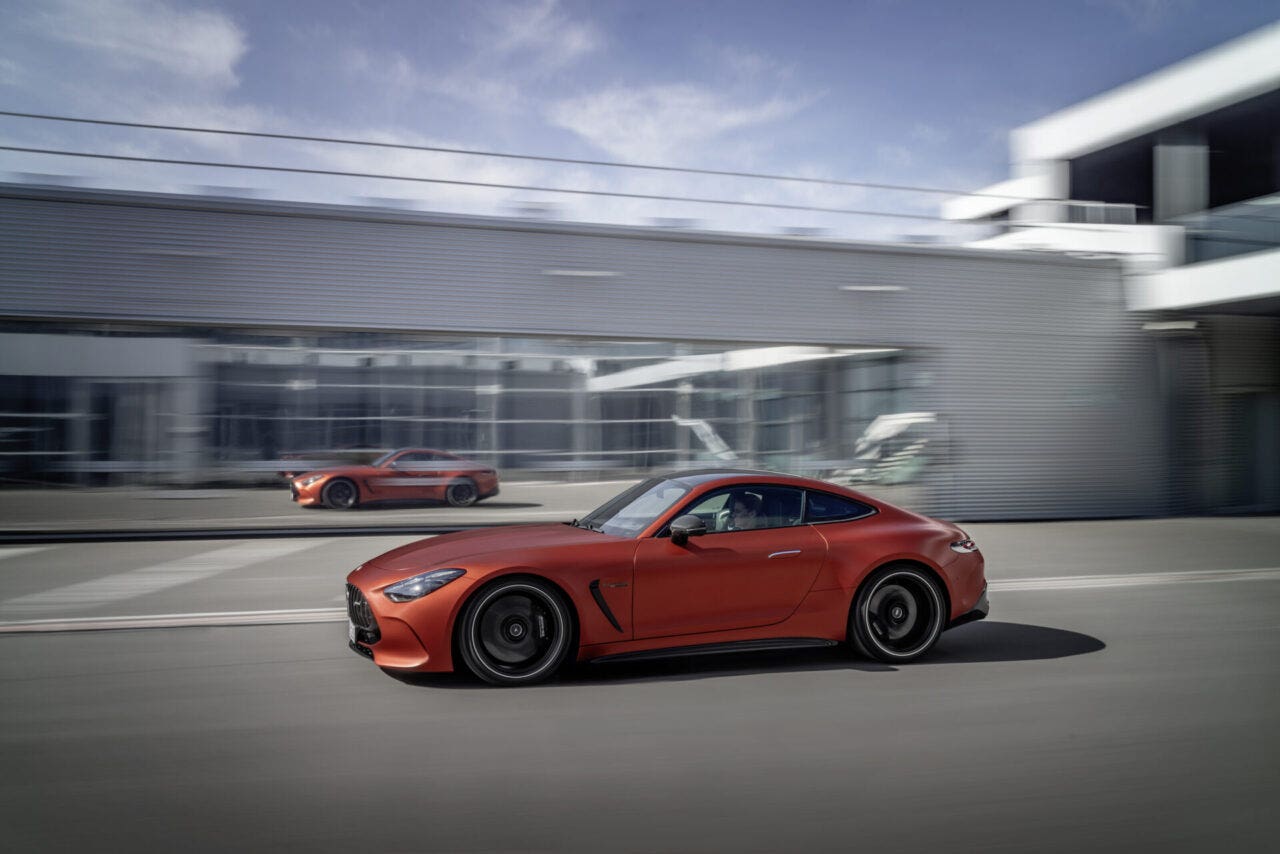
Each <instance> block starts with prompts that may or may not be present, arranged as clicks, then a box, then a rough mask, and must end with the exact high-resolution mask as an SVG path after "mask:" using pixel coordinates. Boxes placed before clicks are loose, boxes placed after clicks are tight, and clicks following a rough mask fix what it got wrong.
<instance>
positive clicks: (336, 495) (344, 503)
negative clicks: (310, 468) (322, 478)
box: [320, 477, 360, 510]
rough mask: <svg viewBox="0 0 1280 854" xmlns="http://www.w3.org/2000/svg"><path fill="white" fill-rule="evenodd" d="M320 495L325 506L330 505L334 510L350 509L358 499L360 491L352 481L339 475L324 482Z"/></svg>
mask: <svg viewBox="0 0 1280 854" xmlns="http://www.w3.org/2000/svg"><path fill="white" fill-rule="evenodd" d="M320 497H321V499H322V500H323V501H324V504H325V506H326V507H332V508H333V509H334V510H350V509H351V508H352V507H355V506H356V503H357V502H358V501H359V500H360V491H359V490H358V489H356V485H355V484H354V483H353V482H351V481H349V480H347V479H346V478H345V477H340V478H338V479H336V480H331V481H329V482H328V483H327V484H325V487H324V491H323V492H322V493H320Z"/></svg>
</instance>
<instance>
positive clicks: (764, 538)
mask: <svg viewBox="0 0 1280 854" xmlns="http://www.w3.org/2000/svg"><path fill="white" fill-rule="evenodd" d="M988 611H989V606H988V604H987V585H986V579H985V577H984V575H983V559H982V554H981V553H980V552H979V551H978V547H977V546H976V545H975V544H974V542H973V540H971V539H970V538H969V537H968V535H967V534H965V532H964V531H962V530H960V529H959V528H957V527H956V526H955V525H953V524H951V523H949V522H941V521H939V520H937V519H931V518H929V517H927V516H921V515H919V514H916V513H911V512H909V511H907V510H903V509H901V508H898V507H894V506H893V505H891V504H887V503H885V502H883V501H880V500H878V499H875V498H872V497H870V496H867V495H863V494H861V493H859V492H854V491H852V490H850V489H847V488H845V487H841V486H836V485H834V484H830V483H825V482H822V481H818V480H810V479H808V478H800V477H791V476H788V475H780V474H773V473H768V472H751V471H728V470H724V469H716V470H704V471H689V472H682V473H676V474H671V475H668V476H665V477H656V478H652V479H650V480H646V481H644V482H642V483H639V484H637V485H636V486H633V487H632V488H630V489H628V490H627V491H625V492H623V493H622V494H621V495H619V496H617V497H616V498H614V499H613V500H611V501H609V502H607V503H606V504H604V505H603V506H602V507H600V508H599V509H597V510H595V511H594V512H592V513H591V514H590V515H588V516H586V517H585V518H583V519H579V520H575V521H573V522H569V523H552V524H539V525H516V526H510V527H505V528H490V529H484V530H474V531H466V532H462V533H455V534H446V535H444V536H440V537H435V538H434V539H426V540H421V541H419V542H417V543H413V544H410V545H407V546H403V547H401V548H398V549H395V550H393V551H390V552H387V553H386V554H384V555H381V556H380V557H376V558H374V559H373V560H370V561H368V562H367V563H365V564H364V565H362V566H359V567H357V568H356V569H355V570H354V571H352V572H351V573H350V574H349V575H348V576H347V613H348V616H349V618H350V619H349V623H348V627H347V631H348V640H349V642H350V646H351V648H352V649H353V650H355V651H356V652H357V653H359V654H361V655H363V656H366V657H368V658H371V659H373V662H374V663H375V664H377V665H379V666H380V667H382V668H385V669H387V670H397V671H404V670H417V671H435V672H438V671H449V670H454V669H457V668H461V667H465V668H466V669H467V670H470V671H471V672H472V673H474V674H475V675H476V676H478V677H480V678H481V679H483V680H485V681H487V682H491V683H493V684H495V685H526V684H531V683H534V682H538V681H540V680H542V679H545V678H547V677H549V676H551V675H552V674H553V673H555V672H556V671H557V670H558V669H559V668H560V667H561V666H562V665H564V664H565V663H566V662H568V661H571V660H578V661H611V660H612V661H617V660H623V659H632V660H634V659H640V658H656V657H660V656H672V655H677V656H679V655H701V654H705V653H715V652H737V651H744V650H766V649H783V648H791V647H809V646H833V645H835V644H838V643H848V644H849V645H850V646H851V647H853V648H856V649H857V650H859V651H861V652H862V653H863V654H865V655H868V656H871V657H873V658H876V659H879V660H881V661H887V662H894V663H899V662H906V661H911V660H913V659H916V658H919V657H920V656H922V655H924V654H925V653H926V652H928V651H929V649H930V647H932V646H933V644H934V643H935V642H936V641H937V640H938V636H939V635H940V634H941V633H942V632H943V630H945V629H947V628H951V627H953V626H957V625H960V624H962V623H967V622H971V621H973V620H980V619H982V618H983V617H985V616H986V615H987V613H988Z"/></svg>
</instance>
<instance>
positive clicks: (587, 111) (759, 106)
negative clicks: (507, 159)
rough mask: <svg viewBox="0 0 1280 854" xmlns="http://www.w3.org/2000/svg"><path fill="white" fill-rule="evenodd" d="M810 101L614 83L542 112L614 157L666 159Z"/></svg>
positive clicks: (679, 86)
mask: <svg viewBox="0 0 1280 854" xmlns="http://www.w3.org/2000/svg"><path fill="white" fill-rule="evenodd" d="M810 101H811V99H809V98H781V97H775V98H772V99H769V100H767V101H762V102H759V103H754V104H738V103H733V102H730V101H728V100H726V99H725V98H723V97H721V96H720V95H718V94H716V93H715V92H713V91H712V90H710V89H708V88H706V87H703V86H698V85H695V84H690V83H677V84H671V85H664V86H644V87H638V88H630V87H624V86H617V87H612V88H609V89H605V90H603V91H600V92H594V93H592V94H589V95H583V96H581V97H577V98H569V99H565V100H561V101H558V102H555V103H554V104H552V105H551V106H550V107H549V108H548V110H547V113H546V116H547V119H548V120H549V121H550V122H551V123H552V124H554V125H556V126H558V127H562V128H564V129H566V130H570V131H573V132H574V133H576V134H578V135H579V136H581V137H582V138H583V139H585V140H587V141H588V142H590V143H591V144H592V145H595V146H596V147H598V148H601V149H603V150H604V151H607V152H609V153H610V154H612V155H614V156H615V157H621V158H624V159H628V160H650V161H657V162H667V161H669V160H671V159H672V158H673V157H674V156H676V155H678V154H681V153H683V152H687V151H688V149H689V148H690V147H693V146H700V145H702V144H704V143H707V142H710V141H711V140H713V139H715V138H716V137H718V136H720V135H722V134H725V133H728V132H730V131H734V130H740V129H743V128H748V127H758V126H761V125H767V124H770V123H772V122H776V121H780V120H782V119H785V118H788V117H790V116H793V115H795V114H796V113H798V112H799V111H801V110H802V109H804V108H805V107H807V106H808V105H809V103H810Z"/></svg>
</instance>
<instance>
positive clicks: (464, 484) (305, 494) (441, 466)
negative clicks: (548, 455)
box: [289, 448, 498, 510]
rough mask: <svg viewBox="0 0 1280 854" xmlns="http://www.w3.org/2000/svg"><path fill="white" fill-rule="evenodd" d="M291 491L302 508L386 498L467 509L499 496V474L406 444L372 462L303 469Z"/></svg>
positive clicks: (291, 481)
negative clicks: (430, 502) (442, 504)
mask: <svg viewBox="0 0 1280 854" xmlns="http://www.w3.org/2000/svg"><path fill="white" fill-rule="evenodd" d="M289 492H290V494H291V495H292V496H293V500H294V501H296V502H297V503H298V504H301V505H303V506H304V507H306V506H324V507H332V508H333V509H335V510H350V509H351V508H352V507H355V506H357V505H360V504H372V503H374V502H384V501H443V502H446V503H448V504H450V505H452V506H454V507H468V506H470V505H472V504H475V503H476V502H477V501H479V500H481V499H482V498H489V497H490V496H494V495H497V494H498V473H497V472H496V471H494V470H493V469H491V468H489V467H488V466H486V465H484V464H482V463H477V462H473V461H471V460H466V459H463V458H462V457H459V456H455V455H454V454H450V453H447V452H445V451H436V450H432V449H430V448H402V449H400V450H398V451H391V452H389V453H386V454H383V455H382V456H381V457H380V458H378V459H377V460H374V461H373V462H372V463H370V464H369V465H345V466H333V467H331V468H324V469H317V470H316V471H309V472H304V473H303V474H300V475H297V476H295V477H292V478H290V479H289Z"/></svg>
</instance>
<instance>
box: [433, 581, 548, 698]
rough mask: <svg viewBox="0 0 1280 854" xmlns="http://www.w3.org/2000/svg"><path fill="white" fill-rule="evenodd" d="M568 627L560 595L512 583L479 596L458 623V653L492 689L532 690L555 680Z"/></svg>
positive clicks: (532, 584) (526, 583) (542, 585)
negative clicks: (523, 687) (530, 687)
mask: <svg viewBox="0 0 1280 854" xmlns="http://www.w3.org/2000/svg"><path fill="white" fill-rule="evenodd" d="M572 639H573V621H572V618H571V617H570V615H569V609H568V607H567V606H566V605H565V604H564V600H563V599H561V597H560V594H559V593H557V592H556V591H555V590H554V589H552V588H551V587H550V586H549V585H547V584H546V583H544V582H541V581H537V580H535V579H525V578H516V579H510V580H503V581H499V582H498V583H496V584H494V585H493V586H491V587H488V588H486V589H484V590H481V591H480V592H479V593H477V594H476V595H475V596H474V597H472V599H471V601H470V602H468V603H467V606H466V608H464V609H463V612H462V617H461V619H460V620H459V621H458V651H459V652H460V653H461V654H462V660H463V661H464V662H466V665H467V667H468V669H470V670H471V672H472V673H474V674H475V675H476V676H479V677H480V678H481V679H483V680H484V681H486V682H489V683H491V684H493V685H532V684H534V683H535V682H541V681H542V680H544V679H546V678H548V677H550V676H551V675H552V674H554V673H555V672H556V671H557V670H558V669H559V668H560V666H561V665H562V664H563V663H564V661H565V659H566V658H567V657H568V655H569V652H570V650H571V647H572Z"/></svg>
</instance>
